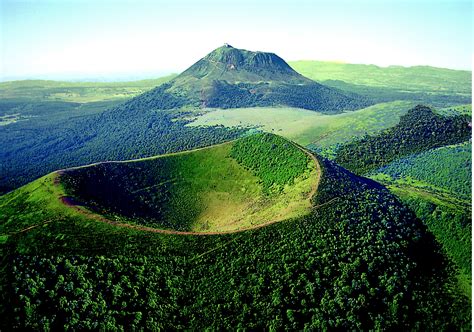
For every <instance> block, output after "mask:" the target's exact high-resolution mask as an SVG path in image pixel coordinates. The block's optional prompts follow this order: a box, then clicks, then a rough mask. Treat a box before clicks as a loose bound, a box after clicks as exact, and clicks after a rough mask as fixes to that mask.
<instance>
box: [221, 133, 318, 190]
mask: <svg viewBox="0 0 474 332" xmlns="http://www.w3.org/2000/svg"><path fill="white" fill-rule="evenodd" d="M230 156H231V157H232V158H234V159H235V160H237V162H239V163H241V164H242V165H244V166H245V167H246V168H249V169H250V170H252V171H253V172H254V173H255V174H256V175H257V176H258V177H259V178H260V179H261V181H262V186H263V190H264V192H271V191H281V190H282V189H283V187H284V186H285V185H287V184H293V183H294V181H295V179H296V178H298V177H299V176H301V175H302V174H303V173H304V172H305V171H306V170H308V167H309V164H310V159H309V157H308V156H307V155H306V154H305V153H304V152H303V151H301V150H300V149H298V148H295V147H294V143H291V142H290V141H287V140H286V139H284V138H283V137H279V136H275V135H271V134H266V133H265V134H256V135H252V136H249V137H246V138H244V139H240V140H238V141H236V142H235V143H234V144H233V146H232V150H231V152H230Z"/></svg>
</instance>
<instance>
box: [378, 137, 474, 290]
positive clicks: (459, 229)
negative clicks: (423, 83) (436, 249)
mask: <svg viewBox="0 0 474 332" xmlns="http://www.w3.org/2000/svg"><path fill="white" fill-rule="evenodd" d="M471 163H472V148H471V142H464V143H461V144H457V145H452V146H446V147H441V148H437V149H433V150H429V151H426V152H422V153H419V154H415V155H411V156H408V157H406V158H402V159H400V160H397V161H394V162H392V163H390V164H388V165H387V166H384V167H381V168H379V169H377V170H376V171H374V172H372V173H371V174H370V176H371V177H372V178H374V179H376V180H378V181H381V182H382V183H384V184H386V185H388V186H389V188H390V189H391V190H392V192H394V193H395V194H397V195H398V196H399V197H400V198H401V199H402V200H403V202H404V203H406V204H408V206H409V207H410V208H411V209H412V210H413V211H414V212H415V213H416V215H417V216H418V217H419V218H420V219H422V220H423V221H424V222H425V223H426V225H427V226H428V228H429V230H430V231H431V232H432V233H433V234H434V235H435V237H436V239H437V240H438V241H439V242H440V243H441V244H442V245H443V247H444V248H445V250H446V252H447V253H448V254H449V256H450V257H451V258H452V259H453V261H454V262H455V263H456V264H457V266H458V267H459V269H460V271H461V273H462V274H463V275H464V276H465V279H466V281H463V282H461V287H462V288H465V292H466V293H469V294H470V286H469V285H470V280H471V263H472V262H471V256H472V253H471V241H472V237H471V236H472V232H471V226H472V218H471V213H472V209H471V172H472V170H471ZM463 284H464V285H463ZM465 284H467V285H468V286H466V285H465Z"/></svg>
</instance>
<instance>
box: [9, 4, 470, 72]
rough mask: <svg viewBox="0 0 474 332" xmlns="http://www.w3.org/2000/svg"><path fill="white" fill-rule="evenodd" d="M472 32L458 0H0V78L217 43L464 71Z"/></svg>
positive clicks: (141, 66) (128, 67)
mask: <svg viewBox="0 0 474 332" xmlns="http://www.w3.org/2000/svg"><path fill="white" fill-rule="evenodd" d="M472 32H473V29H472V4H471V1H459V0H411V1H410V0H398V1H396V0H352V1H350V0H289V1H279V0H272V1H269V0H262V1H258V0H253V1H250V0H239V1H236V0H230V1H226V0H220V1H219V0H205V1H201V0H194V1H192V0H166V1H165V0H155V1H152V0H135V1H133V0H121V1H120V0H95V1H91V0H36V1H35V0H26V1H25V0H23V1H19V0H0V51H1V53H0V80H8V79H25V78H51V79H62V78H66V79H81V78H99V79H103V78H144V77H151V76H161V75H164V74H167V73H171V72H173V73H178V72H181V71H182V70H184V69H186V68H187V67H189V66H190V65H192V64H193V63H194V62H196V61H197V60H199V59H200V58H202V57H203V56H205V55H206V54H207V53H209V52H211V51H212V50H213V49H215V48H217V47H219V46H221V45H223V44H224V43H229V44H231V45H232V46H234V47H237V48H243V49H248V50H252V51H257V50H258V51H268V52H274V53H276V54H278V55H279V56H281V57H282V58H284V59H285V60H287V61H293V60H330V61H342V62H347V63H363V64H375V65H378V66H388V65H402V66H413V65H429V66H436V67H444V68H453V69H468V70H471V67H472V61H473V55H472V41H473V38H472V35H473V34H472Z"/></svg>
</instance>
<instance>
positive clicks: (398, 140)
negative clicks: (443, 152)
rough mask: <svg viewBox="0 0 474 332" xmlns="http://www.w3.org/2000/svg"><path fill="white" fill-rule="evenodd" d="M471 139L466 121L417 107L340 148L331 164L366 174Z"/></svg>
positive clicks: (467, 121) (460, 117)
mask: <svg viewBox="0 0 474 332" xmlns="http://www.w3.org/2000/svg"><path fill="white" fill-rule="evenodd" d="M470 137H471V127H470V118H469V117H467V116H464V115H460V116H454V117H443V116H441V115H438V114H436V113H434V112H433V111H432V110H431V109H430V108H429V107H426V106H421V105H418V106H416V107H415V108H413V109H411V110H410V111H409V112H408V113H407V114H405V115H403V116H402V117H400V122H399V124H398V125H396V126H394V127H392V128H389V129H386V130H385V131H383V132H381V133H379V134H376V135H366V136H365V137H363V138H360V139H355V140H353V141H351V142H349V143H345V144H342V145H340V146H339V147H338V149H337V151H336V156H335V158H334V160H335V161H336V162H337V163H338V164H340V165H342V166H344V167H346V168H347V169H349V170H351V171H353V172H355V173H357V174H365V173H367V172H368V171H371V170H374V169H376V168H378V167H381V166H383V165H386V164H388V163H390V162H392V161H394V160H397V159H399V158H402V157H405V156H408V155H410V154H414V153H419V152H423V151H426V150H429V149H432V148H436V147H441V146H445V145H450V144H456V143H461V142H464V141H466V140H468V139H469V138H470Z"/></svg>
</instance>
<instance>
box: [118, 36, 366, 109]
mask: <svg viewBox="0 0 474 332" xmlns="http://www.w3.org/2000/svg"><path fill="white" fill-rule="evenodd" d="M369 104H370V101H369V100H368V99H366V98H363V97H361V96H358V95H356V94H352V93H349V94H347V93H343V92H341V91H339V90H338V89H333V88H329V87H326V86H324V85H321V84H319V83H316V82H314V81H311V80H310V79H308V78H305V77H304V76H302V75H300V74H298V73H297V72H296V71H294V70H293V69H291V67H290V66H288V64H287V63H286V62H285V61H284V60H283V59H281V58H280V57H278V56H277V55H275V54H273V53H263V52H250V51H246V50H241V49H237V48H234V47H232V46H230V45H224V46H222V47H220V48H217V49H216V50H214V51H212V52H211V53H209V54H208V55H206V56H205V57H204V58H202V59H201V60H199V61H198V62H196V63H195V64H193V65H192V66H191V67H190V68H188V69H187V70H185V71H184V72H183V73H181V74H180V75H178V76H177V77H176V78H174V79H172V80H171V81H169V82H168V83H166V84H163V85H161V86H160V87H157V88H156V89H153V90H151V91H149V92H147V93H145V94H143V95H141V96H138V97H136V98H134V99H132V100H130V101H129V102H127V103H126V105H127V107H130V108H132V109H143V108H145V109H150V108H156V109H172V108H179V107H183V106H194V107H220V108H239V107H253V106H277V105H284V106H290V107H300V108H304V109H309V110H316V111H320V112H325V113H339V112H341V111H343V110H354V109H359V108H362V107H364V106H368V105H369Z"/></svg>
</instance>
